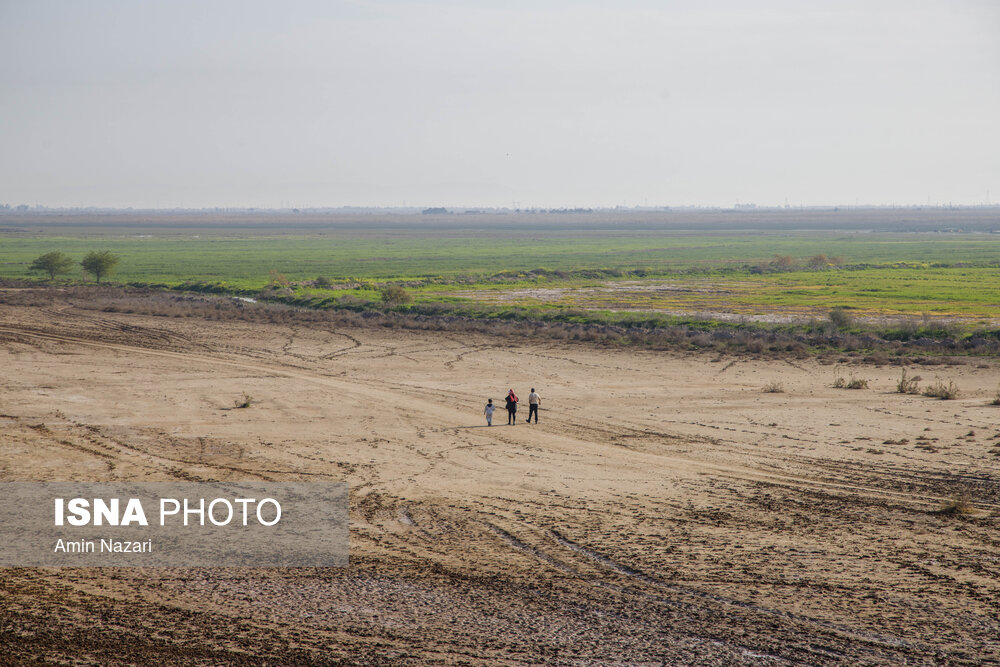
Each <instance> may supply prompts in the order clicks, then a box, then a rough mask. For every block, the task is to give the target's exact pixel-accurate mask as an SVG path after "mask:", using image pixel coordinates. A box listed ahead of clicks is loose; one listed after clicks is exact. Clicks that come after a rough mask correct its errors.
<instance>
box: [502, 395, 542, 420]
mask: <svg viewBox="0 0 1000 667" xmlns="http://www.w3.org/2000/svg"><path fill="white" fill-rule="evenodd" d="M506 408H507V424H508V425H510V424H516V423H517V394H515V393H514V390H513V389H511V390H510V391H509V392H507V405H506ZM536 419H537V417H536Z"/></svg>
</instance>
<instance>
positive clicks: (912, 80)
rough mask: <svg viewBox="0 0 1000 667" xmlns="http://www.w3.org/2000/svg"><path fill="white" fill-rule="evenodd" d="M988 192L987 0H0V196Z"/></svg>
mask: <svg viewBox="0 0 1000 667" xmlns="http://www.w3.org/2000/svg"><path fill="white" fill-rule="evenodd" d="M988 196H989V198H990V201H991V202H994V203H995V202H997V201H1000V2H998V0H937V1H921V0H900V1H895V0H863V1H854V0H837V1H834V0H788V1H787V2H782V1H779V0H759V1H753V0H691V1H685V0H659V1H654V0H647V1H641V0H634V1H629V0H622V1H619V2H610V1H608V2H598V1H596V0H592V1H575V2H570V1H565V2H558V1H553V2H545V1H544V0H538V1H534V2H528V1H519V0H495V1H492V0H491V1H479V2H476V1H467V2H460V1H459V0H441V1H433V0H432V1H428V2H403V1H397V2H393V1H380V0H371V1H369V0H353V1H343V2H338V1H336V0H329V1H326V0H323V1H320V0H317V1H315V2H307V1H303V0H285V1H282V2H274V1H268V2H262V1H255V0H239V1H233V2H222V1H214V0H192V1H184V0H169V1H155V0H120V1H107V0H86V1H85V2H80V1H79V0H62V1H50V0H23V1H21V0H18V1H15V0H0V202H6V203H9V204H20V203H26V204H36V203H40V204H44V205H50V206H77V205H83V206H136V207H140V206H156V207H173V206H184V207H202V206H258V207H276V206H279V205H286V206H300V207H305V206H341V205H378V206H398V205H403V204H407V205H410V206H432V205H444V206H511V205H513V204H515V203H516V205H518V206H521V207H526V206H546V207H557V206H613V205H618V204H625V205H629V206H632V205H645V204H648V205H685V204H700V205H722V206H732V205H733V204H735V203H737V202H756V203H758V204H784V203H785V202H786V201H787V202H788V203H790V204H793V205H798V204H830V203H842V204H854V203H855V202H860V203H917V204H925V203H927V202H928V201H930V202H943V203H947V202H954V203H956V204H957V203H966V204H978V203H982V202H985V201H986V200H987V197H988Z"/></svg>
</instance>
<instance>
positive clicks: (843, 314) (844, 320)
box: [828, 307, 854, 329]
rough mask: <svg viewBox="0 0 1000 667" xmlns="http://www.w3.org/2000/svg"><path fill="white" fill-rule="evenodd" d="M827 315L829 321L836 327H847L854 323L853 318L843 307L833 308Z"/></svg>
mask: <svg viewBox="0 0 1000 667" xmlns="http://www.w3.org/2000/svg"><path fill="white" fill-rule="evenodd" d="M828 317H829V318H830V323H831V324H832V325H833V326H835V327H836V328H838V329H849V328H850V327H851V326H852V325H853V324H854V320H853V319H852V318H851V316H850V315H849V314H848V313H847V310H846V309H844V308H839V307H838V308H833V309H832V310H831V311H830V313H829V315H828Z"/></svg>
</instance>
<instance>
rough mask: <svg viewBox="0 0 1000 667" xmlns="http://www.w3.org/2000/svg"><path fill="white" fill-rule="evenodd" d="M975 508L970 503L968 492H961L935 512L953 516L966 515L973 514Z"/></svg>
mask: <svg viewBox="0 0 1000 667" xmlns="http://www.w3.org/2000/svg"><path fill="white" fill-rule="evenodd" d="M975 513H976V508H975V507H973V505H972V498H971V497H970V496H969V494H968V493H961V494H959V495H958V496H956V497H954V498H952V499H951V500H949V501H948V502H947V503H945V504H944V506H943V507H942V508H941V509H939V510H938V511H937V514H944V515H945V516H955V515H963V516H964V515H968V514H975Z"/></svg>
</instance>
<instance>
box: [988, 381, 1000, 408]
mask: <svg viewBox="0 0 1000 667" xmlns="http://www.w3.org/2000/svg"><path fill="white" fill-rule="evenodd" d="M990 405H1000V386H998V387H997V393H995V394H994V395H993V400H992V401H991V402H990Z"/></svg>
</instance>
